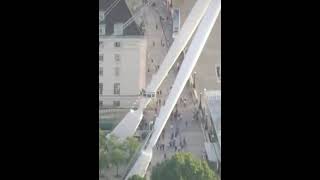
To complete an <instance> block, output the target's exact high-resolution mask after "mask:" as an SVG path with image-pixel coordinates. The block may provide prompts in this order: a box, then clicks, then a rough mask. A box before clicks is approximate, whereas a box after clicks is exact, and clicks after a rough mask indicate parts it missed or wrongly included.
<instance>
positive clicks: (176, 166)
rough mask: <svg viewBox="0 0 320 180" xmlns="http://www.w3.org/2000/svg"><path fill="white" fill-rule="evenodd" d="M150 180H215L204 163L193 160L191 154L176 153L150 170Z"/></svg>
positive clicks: (213, 174) (212, 173)
mask: <svg viewBox="0 0 320 180" xmlns="http://www.w3.org/2000/svg"><path fill="white" fill-rule="evenodd" d="M151 179H152V180H162V179H166V180H194V179H197V180H217V177H216V175H215V173H214V172H213V171H212V170H211V169H210V168H209V166H208V164H207V162H206V161H201V160H198V159H194V158H193V157H192V155H191V153H177V154H176V155H174V156H173V157H172V158H171V159H170V160H166V161H164V162H162V163H161V164H158V165H157V166H155V167H154V168H153V169H152V174H151Z"/></svg>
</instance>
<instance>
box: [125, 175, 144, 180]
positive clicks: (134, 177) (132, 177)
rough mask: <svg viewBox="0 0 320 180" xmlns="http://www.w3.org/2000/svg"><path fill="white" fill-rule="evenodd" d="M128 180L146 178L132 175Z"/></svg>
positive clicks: (142, 179)
mask: <svg viewBox="0 0 320 180" xmlns="http://www.w3.org/2000/svg"><path fill="white" fill-rule="evenodd" d="M128 180H146V178H145V177H141V176H139V175H133V176H131V177H130V178H129V179H128Z"/></svg>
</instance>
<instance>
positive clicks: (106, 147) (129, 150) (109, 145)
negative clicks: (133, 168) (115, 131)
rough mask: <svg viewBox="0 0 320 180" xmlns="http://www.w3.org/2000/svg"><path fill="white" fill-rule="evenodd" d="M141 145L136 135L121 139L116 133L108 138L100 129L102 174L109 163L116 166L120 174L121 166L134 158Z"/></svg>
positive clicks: (100, 167) (100, 166)
mask: <svg viewBox="0 0 320 180" xmlns="http://www.w3.org/2000/svg"><path fill="white" fill-rule="evenodd" d="M138 147H139V141H138V140H137V139H136V138H134V137H128V138H127V139H126V140H125V141H120V140H119V138H117V137H116V136H114V135H111V136H110V137H108V138H106V137H105V133H104V132H103V131H102V130H99V169H100V174H101V171H103V169H105V168H107V167H108V165H109V164H112V165H114V166H116V169H117V176H119V166H120V165H122V164H125V163H126V162H127V161H129V160H130V158H132V156H133V154H134V153H135V152H136V150H137V148H138Z"/></svg>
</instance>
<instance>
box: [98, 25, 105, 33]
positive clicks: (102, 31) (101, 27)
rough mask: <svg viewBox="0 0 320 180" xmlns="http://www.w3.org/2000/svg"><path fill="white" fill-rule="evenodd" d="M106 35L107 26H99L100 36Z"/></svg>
mask: <svg viewBox="0 0 320 180" xmlns="http://www.w3.org/2000/svg"><path fill="white" fill-rule="evenodd" d="M105 34H106V26H105V25H104V24H99V36H104V35H105Z"/></svg>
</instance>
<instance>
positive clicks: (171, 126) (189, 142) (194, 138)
mask: <svg viewBox="0 0 320 180" xmlns="http://www.w3.org/2000/svg"><path fill="white" fill-rule="evenodd" d="M181 97H182V98H185V99H186V106H184V104H183V103H182V104H181V103H180V100H179V102H178V106H177V107H178V112H179V113H181V117H182V118H181V119H180V120H179V118H178V119H177V120H175V118H174V112H173V113H172V116H171V118H170V120H169V121H168V122H167V124H166V126H165V128H164V133H163V132H162V133H163V134H162V135H161V137H160V138H159V141H158V145H159V146H158V148H157V146H156V147H154V149H153V159H152V161H151V166H155V165H156V164H157V163H158V162H161V161H163V160H164V156H165V154H166V156H167V159H168V158H170V157H171V156H172V155H174V154H175V153H176V152H178V149H180V144H183V141H184V138H185V140H186V145H185V146H184V147H183V148H182V149H181V151H182V152H191V153H192V154H193V155H194V156H195V157H197V158H202V157H203V151H204V150H205V149H204V142H205V138H204V136H203V131H202V128H201V125H200V122H199V121H197V120H195V119H193V112H194V111H195V109H196V107H197V105H195V104H194V101H193V100H192V96H191V88H190V87H189V86H188V85H187V86H186V87H185V88H184V90H183V92H182V95H181V96H180V98H181ZM175 109H176V108H175ZM177 131H178V135H177V136H176V138H175V145H176V146H177V151H176V150H175V147H174V146H172V147H170V145H169V142H170V141H172V139H171V136H172V134H173V135H174V134H175V133H176V132H177ZM174 136H175V135H174ZM180 141H181V142H180ZM161 144H164V146H165V147H164V150H160V148H159V147H160V145H161Z"/></svg>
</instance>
